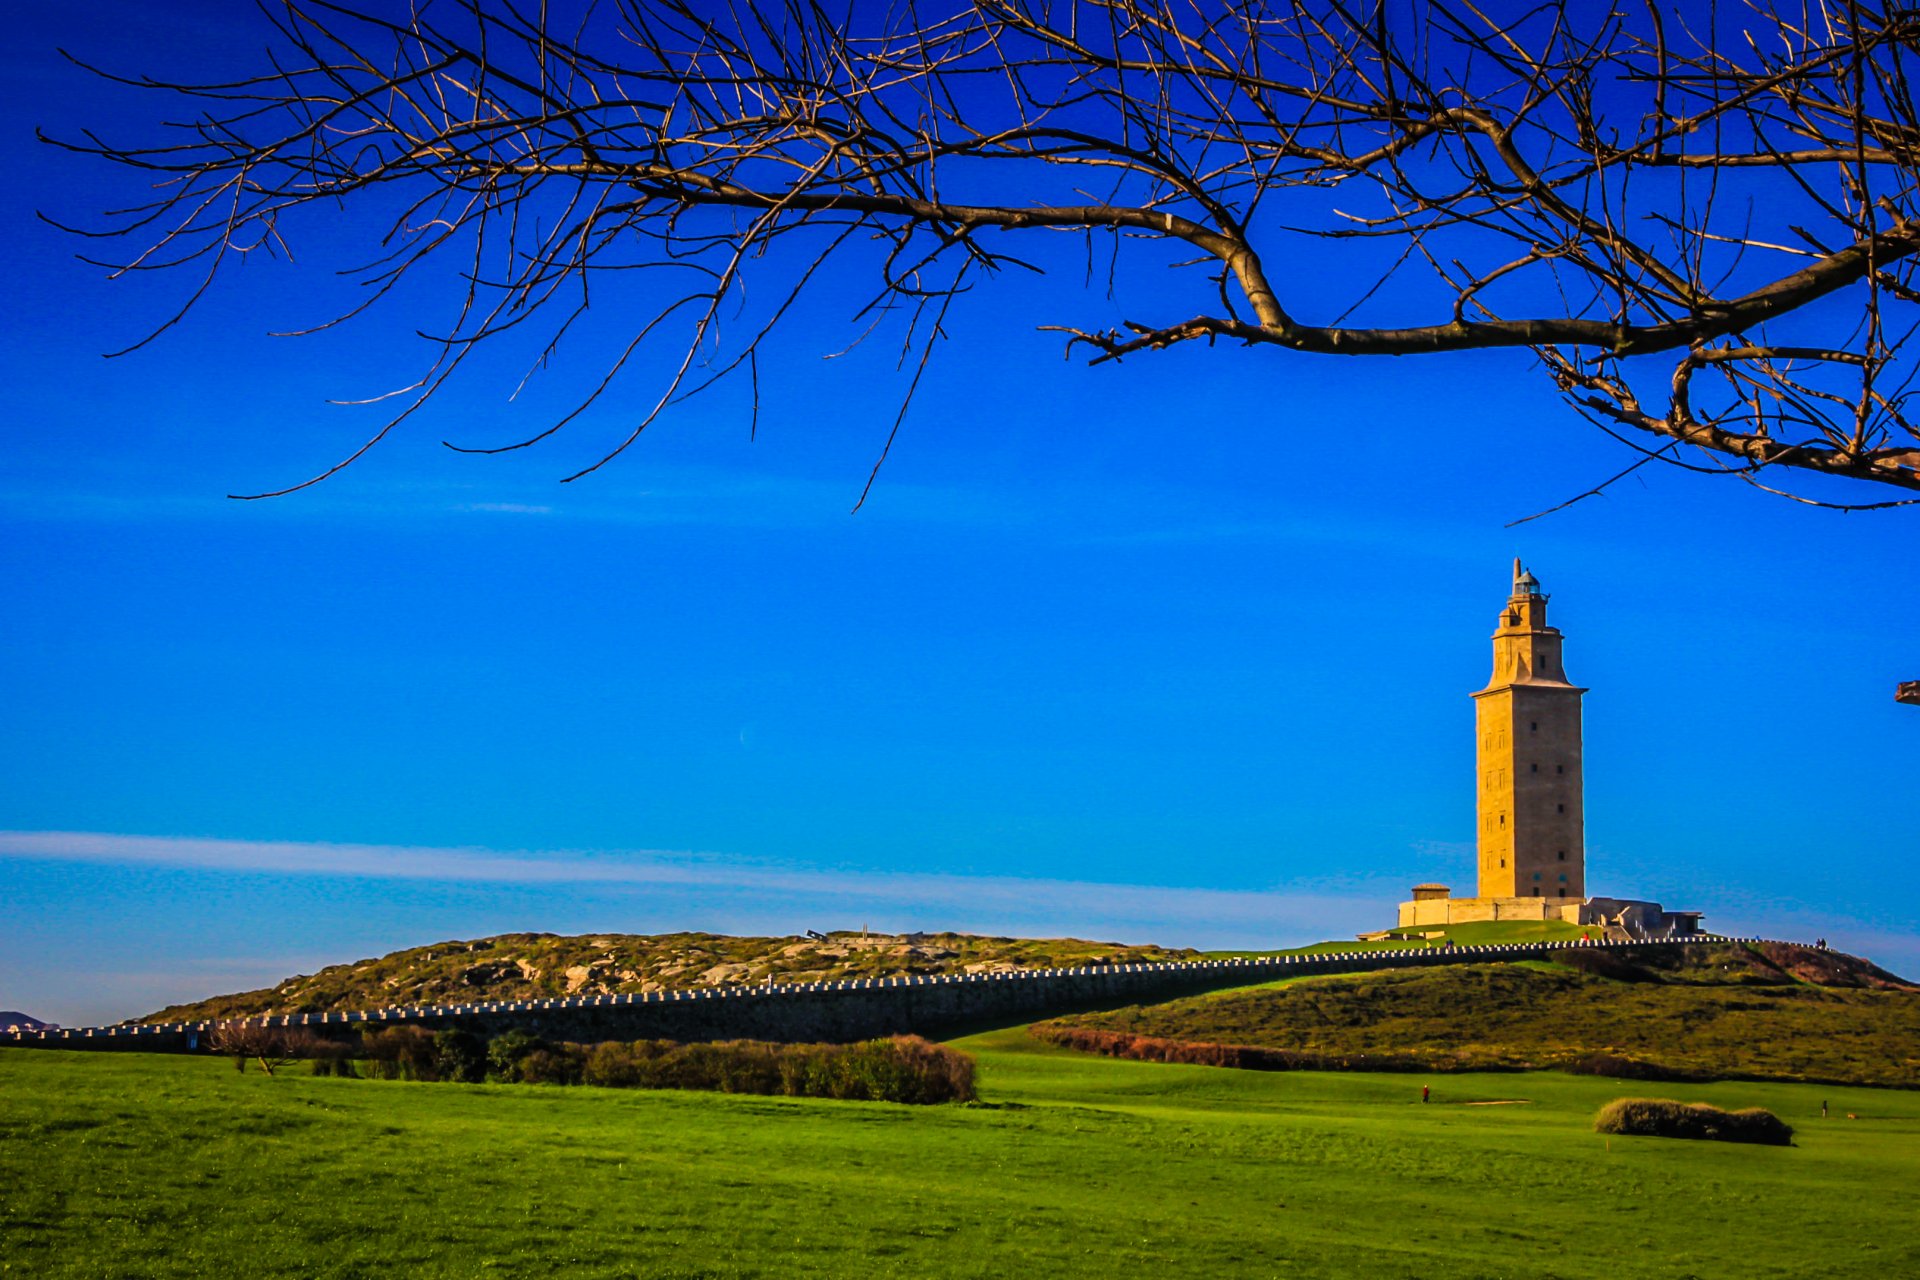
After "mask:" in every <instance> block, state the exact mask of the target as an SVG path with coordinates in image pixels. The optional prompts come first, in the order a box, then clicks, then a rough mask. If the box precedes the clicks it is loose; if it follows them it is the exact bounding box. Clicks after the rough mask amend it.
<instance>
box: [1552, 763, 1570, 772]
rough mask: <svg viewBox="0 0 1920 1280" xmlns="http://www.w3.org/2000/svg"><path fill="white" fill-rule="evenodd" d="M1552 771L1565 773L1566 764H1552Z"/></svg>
mask: <svg viewBox="0 0 1920 1280" xmlns="http://www.w3.org/2000/svg"><path fill="white" fill-rule="evenodd" d="M1553 771H1554V772H1555V773H1565V772H1566V771H1567V766H1565V765H1563V764H1557V765H1555V766H1553Z"/></svg>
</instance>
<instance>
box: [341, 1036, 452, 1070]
mask: <svg viewBox="0 0 1920 1280" xmlns="http://www.w3.org/2000/svg"><path fill="white" fill-rule="evenodd" d="M360 1049H361V1052H362V1053H364V1054H366V1056H367V1058H368V1063H367V1070H368V1072H369V1073H370V1074H371V1075H372V1076H373V1077H374V1078H375V1079H377V1080H438V1079H439V1078H440V1071H439V1065H438V1059H437V1055H436V1054H435V1052H434V1044H433V1033H432V1032H430V1031H428V1030H427V1029H426V1028H425V1027H415V1026H398V1027H381V1028H380V1029H379V1030H377V1031H369V1032H366V1033H365V1034H364V1035H362V1036H361V1037H360Z"/></svg>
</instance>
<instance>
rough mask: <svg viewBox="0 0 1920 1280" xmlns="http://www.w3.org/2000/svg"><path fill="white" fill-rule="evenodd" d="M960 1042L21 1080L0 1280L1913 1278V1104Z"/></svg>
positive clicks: (189, 1066)
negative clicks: (737, 1089) (1743, 1139)
mask: <svg viewBox="0 0 1920 1280" xmlns="http://www.w3.org/2000/svg"><path fill="white" fill-rule="evenodd" d="M962 1045H963V1047H965V1048H968V1049H970V1050H972V1051H974V1052H976V1053H977V1054H978V1055H979V1057H980V1062H981V1068H982V1092H983V1096H984V1097H985V1098H986V1099H987V1105H982V1106H972V1107H929V1108H908V1107H900V1106H892V1105H888V1104H876V1103H836V1102H820V1101H803V1100H786V1099H769V1098H746V1097H728V1096H720V1095H699V1094H667V1093H641V1092H625V1091H602V1090H594V1089H586V1088H570V1089H562V1088H544V1087H537V1086H487V1085H473V1086H466V1085H445V1084H434V1085H425V1084H404V1083H397V1082H376V1081H355V1080H332V1079H315V1078H312V1077H310V1076H306V1075H303V1074H297V1075H288V1074H285V1073H282V1074H281V1075H279V1076H276V1077H274V1078H271V1079H268V1078H265V1077H262V1076H261V1075H259V1074H258V1073H253V1072H250V1073H248V1074H246V1075H244V1076H243V1075H239V1074H236V1073H235V1072H234V1070H233V1068H232V1066H231V1065H230V1064H228V1063H226V1062H224V1061H218V1060H209V1059H189V1058H173V1057H146V1056H139V1055H131V1054H125V1055H122V1054H69V1053H55V1052H48V1051H28V1050H5V1051H0V1272H4V1273H7V1274H19V1275H32V1276H89V1277H91V1276H98V1277H119V1276H142V1277H144V1276H176V1275H178V1276H185V1275H200V1274H204V1273H209V1272H211V1273H215V1274H236V1273H237V1274H244V1275H247V1276H250V1277H253V1276H343V1277H346V1276H351V1277H358V1276H366V1277H375V1276H379V1277H390V1276H399V1275H405V1276H448V1277H452V1276H477V1275H501V1276H517V1275H529V1276H533V1275H540V1276H546V1275H562V1276H607V1277H614V1276H648V1277H669V1276H673V1277H693V1276H766V1277H776V1276H778V1277H788V1276H891V1275H898V1276H1012V1275H1034V1276H1099V1277H1102V1278H1103V1280H1110V1278H1111V1277H1112V1276H1114V1275H1115V1274H1116V1273H1120V1274H1127V1273H1153V1274H1178V1275H1196V1276H1216V1275H1217V1276H1239V1275H1246V1276H1264V1275H1286V1276H1290V1277H1335V1276H1342V1277H1344V1276H1351V1277H1369V1278H1378V1277H1409V1278H1411V1277H1420V1278H1421V1280H1434V1278H1440V1277H1475V1278H1478V1277H1500V1276H1514V1277H1528V1278H1529V1280H1532V1278H1537V1277H1553V1276H1558V1277H1593V1278H1594V1280H1603V1278H1604V1280H1623V1278H1631V1277H1639V1276H1644V1277H1660V1278H1661V1280H1673V1278H1674V1277H1683V1276H1702V1277H1708V1276H1711V1277H1724V1276H1740V1277H1743V1278H1745V1277H1769V1276H1779V1277H1795V1278H1801V1277H1808V1276H1824V1277H1842V1276H1861V1277H1876V1278H1877V1277H1889V1276H1901V1275H1912V1274H1916V1273H1917V1272H1920V1237H1917V1236H1916V1234H1915V1233H1914V1232H1913V1231H1912V1229H1911V1227H1912V1222H1911V1217H1912V1196H1911V1188H1912V1187H1913V1186H1914V1185H1915V1184H1916V1180H1920V1095H1917V1094H1913V1093H1898V1092H1882V1091H1874V1090H1859V1089H1824V1090H1823V1089H1818V1088H1813V1087H1808V1086H1794V1085H1757V1084H1744V1085H1733V1084H1722V1085H1710V1086H1685V1085H1658V1086H1651V1087H1646V1086H1632V1085H1626V1086H1623V1085H1622V1084H1621V1083H1620V1082H1617V1081H1608V1080H1599V1079H1592V1078H1575V1077H1569V1076H1561V1075H1557V1074H1552V1073H1542V1074H1530V1075H1511V1074H1509V1075H1491V1076H1485V1075H1482V1076H1475V1075H1465V1076H1447V1077H1434V1076H1421V1077H1412V1076H1393V1075H1353V1076H1340V1075H1325V1074H1315V1073H1304V1072H1303V1073H1281V1074H1266V1073H1256V1072H1237V1071H1224V1070H1218V1069H1210V1068H1204V1067H1178V1066H1164V1065H1156V1064H1145V1063H1133V1062H1119V1061H1112V1060H1108V1059H1101V1058H1089V1057H1084V1056H1080V1055H1073V1054H1066V1053H1062V1052H1059V1051H1055V1050H1050V1049H1047V1048H1045V1047H1043V1046H1040V1045H1038V1044H1036V1043H1034V1042H1033V1041H1031V1040H1030V1038H1029V1037H1028V1036H1027V1035H1026V1032H1025V1030H1024V1028H1012V1029H1009V1030H1006V1031H1001V1032H995V1033H992V1034H989V1035H985V1036H979V1037H974V1038H972V1039H970V1040H968V1041H965V1042H962ZM1422 1084H1431V1085H1433V1086H1434V1101H1433V1103H1432V1104H1430V1105H1422V1104H1421V1103H1420V1102H1419V1092H1420V1086H1421V1085H1422ZM1629 1092H1636V1093H1637V1092H1655V1093H1659V1094H1662V1095H1666V1096H1674V1097H1680V1098H1685V1099H1702V1100H1706V1101H1711V1102H1714V1103H1716V1104H1719V1105H1722V1106H1728V1107H1744V1106H1752V1105H1760V1106H1766V1107H1769V1108H1772V1109H1773V1110H1775V1111H1777V1112H1778V1113H1779V1114H1780V1115H1782V1116H1783V1117H1784V1118H1786V1119H1787V1120H1788V1121H1789V1122H1790V1123H1792V1124H1793V1125H1795V1126H1796V1127H1797V1128H1798V1130H1799V1134H1798V1138H1797V1142H1798V1145H1797V1146H1795V1147H1792V1148H1751V1147H1747V1148H1742V1147H1733V1146H1726V1145H1722V1144H1717V1143H1681V1142H1671V1141H1665V1140H1661V1139H1654V1138H1640V1139H1623V1138H1615V1139H1612V1140H1611V1141H1610V1142H1609V1141H1608V1140H1606V1139H1603V1138H1601V1137H1600V1136H1598V1135H1596V1134H1594V1133H1593V1132H1592V1131H1591V1121H1592V1117H1593V1113H1594V1111H1595V1109H1596V1108H1597V1107H1598V1106H1599V1105H1600V1104H1601V1103H1602V1102H1604V1101H1606V1100H1608V1099H1610V1098H1613V1097H1615V1096H1618V1095H1620V1094H1622V1093H1629ZM1823 1097H1824V1098H1826V1099H1827V1100H1828V1101H1829V1102H1830V1103H1831V1105H1832V1109H1833V1117H1834V1118H1832V1119H1830V1120H1826V1121H1822V1120H1821V1119H1819V1116H1818V1111H1819V1103H1820V1100H1821V1099H1822V1098H1823ZM1475 1103H1503V1104H1505V1105H1472V1104H1475ZM1847 1111H1853V1112H1855V1113H1856V1114H1858V1115H1859V1117H1860V1118H1859V1119H1857V1120H1851V1121H1849V1120H1846V1119H1844V1118H1842V1117H1843V1116H1844V1114H1845V1113H1846V1112H1847Z"/></svg>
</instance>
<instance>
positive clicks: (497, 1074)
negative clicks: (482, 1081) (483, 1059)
mask: <svg viewBox="0 0 1920 1280" xmlns="http://www.w3.org/2000/svg"><path fill="white" fill-rule="evenodd" d="M546 1047H547V1042H546V1041H545V1040H542V1039H541V1038H540V1037H539V1036H536V1035H534V1034H533V1033H532V1032H530V1031H522V1030H520V1029H519V1028H517V1027H516V1028H515V1029H514V1030H512V1031H508V1032H506V1033H504V1034H502V1035H497V1036H495V1037H494V1038H493V1040H492V1042H491V1043H489V1044H488V1045H487V1078H488V1079H490V1080H505V1081H509V1082H511V1081H514V1080H518V1079H519V1078H520V1060H521V1059H522V1058H525V1057H526V1056H527V1055H528V1054H530V1053H532V1052H533V1051H534V1050H535V1049H544V1048H546Z"/></svg>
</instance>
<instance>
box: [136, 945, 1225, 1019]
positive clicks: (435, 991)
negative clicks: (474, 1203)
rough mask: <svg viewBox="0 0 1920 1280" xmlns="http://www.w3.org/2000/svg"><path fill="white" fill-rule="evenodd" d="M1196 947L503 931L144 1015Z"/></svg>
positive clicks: (1121, 955)
mask: <svg viewBox="0 0 1920 1280" xmlns="http://www.w3.org/2000/svg"><path fill="white" fill-rule="evenodd" d="M1199 955H1200V953H1199V952H1197V951H1192V950H1180V949H1172V948H1167V947H1129V946H1122V945H1121V944H1119V943H1112V942H1086V941H1082V940H1081V939H1078V938H986V937H978V936H975V935H973V934H965V933H931V934H912V935H907V936H903V937H896V936H894V935H890V934H871V935H869V934H864V933H857V932H853V931H846V932H840V933H832V934H828V935H826V937H825V938H824V939H818V938H734V937H725V936H722V935H718V934H711V933H667V934H629V933H602V934H589V935H582V936H578V937H563V936H561V935H558V934H552V933H507V934H501V935H500V936H498V937H493V938H477V939H473V940H471V941H453V942H436V943H433V944H431V945H429V946H424V947H410V948H408V949H407V950H404V951H396V952H393V953H392V954H391V955H385V956H381V957H379V958H377V959H372V960H359V961H355V962H354V963H352V964H337V965H329V966H327V967H326V968H324V969H322V970H320V972H318V973H315V974H302V975H299V976H297V977H292V978H288V979H287V980H286V981H285V982H282V983H280V984H279V985H277V986H273V987H268V988H265V989H263V990H260V991H241V992H237V993H235V994H233V995H224V996H213V997H211V998H209V999H206V1000H196V1001H194V1002H192V1003H191V1004H178V1005H171V1006H169V1007H167V1008H165V1009H161V1010H159V1011H158V1012H155V1013H152V1014H149V1015H148V1016H146V1017H145V1018H141V1019H138V1021H141V1022H187V1021H198V1020H200V1019H203V1018H239V1017H246V1016H250V1015H255V1014H263V1013H329V1012H335V1011H339V1010H346V1009H372V1008H379V1007H382V1006H387V1005H399V1004H438V1003H446V1002H451V1001H462V1000H538V999H546V998H549V997H553V996H566V995H613V994H624V993H628V992H643V991H663V990H673V989H685V988H690V987H703V986H727V985H733V984H743V983H744V984H751V983H760V982H765V981H767V980H769V979H772V980H774V981H778V982H826V981H837V980H840V979H843V978H871V977H883V976H890V975H897V974H909V973H982V972H990V971H993V970H996V969H1017V968H1050V967H1056V966H1069V965H1083V964H1093V963H1098V962H1101V961H1106V962H1111V963H1114V964H1138V963H1145V962H1150V961H1157V960H1192V959H1197V958H1198V957H1199Z"/></svg>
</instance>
